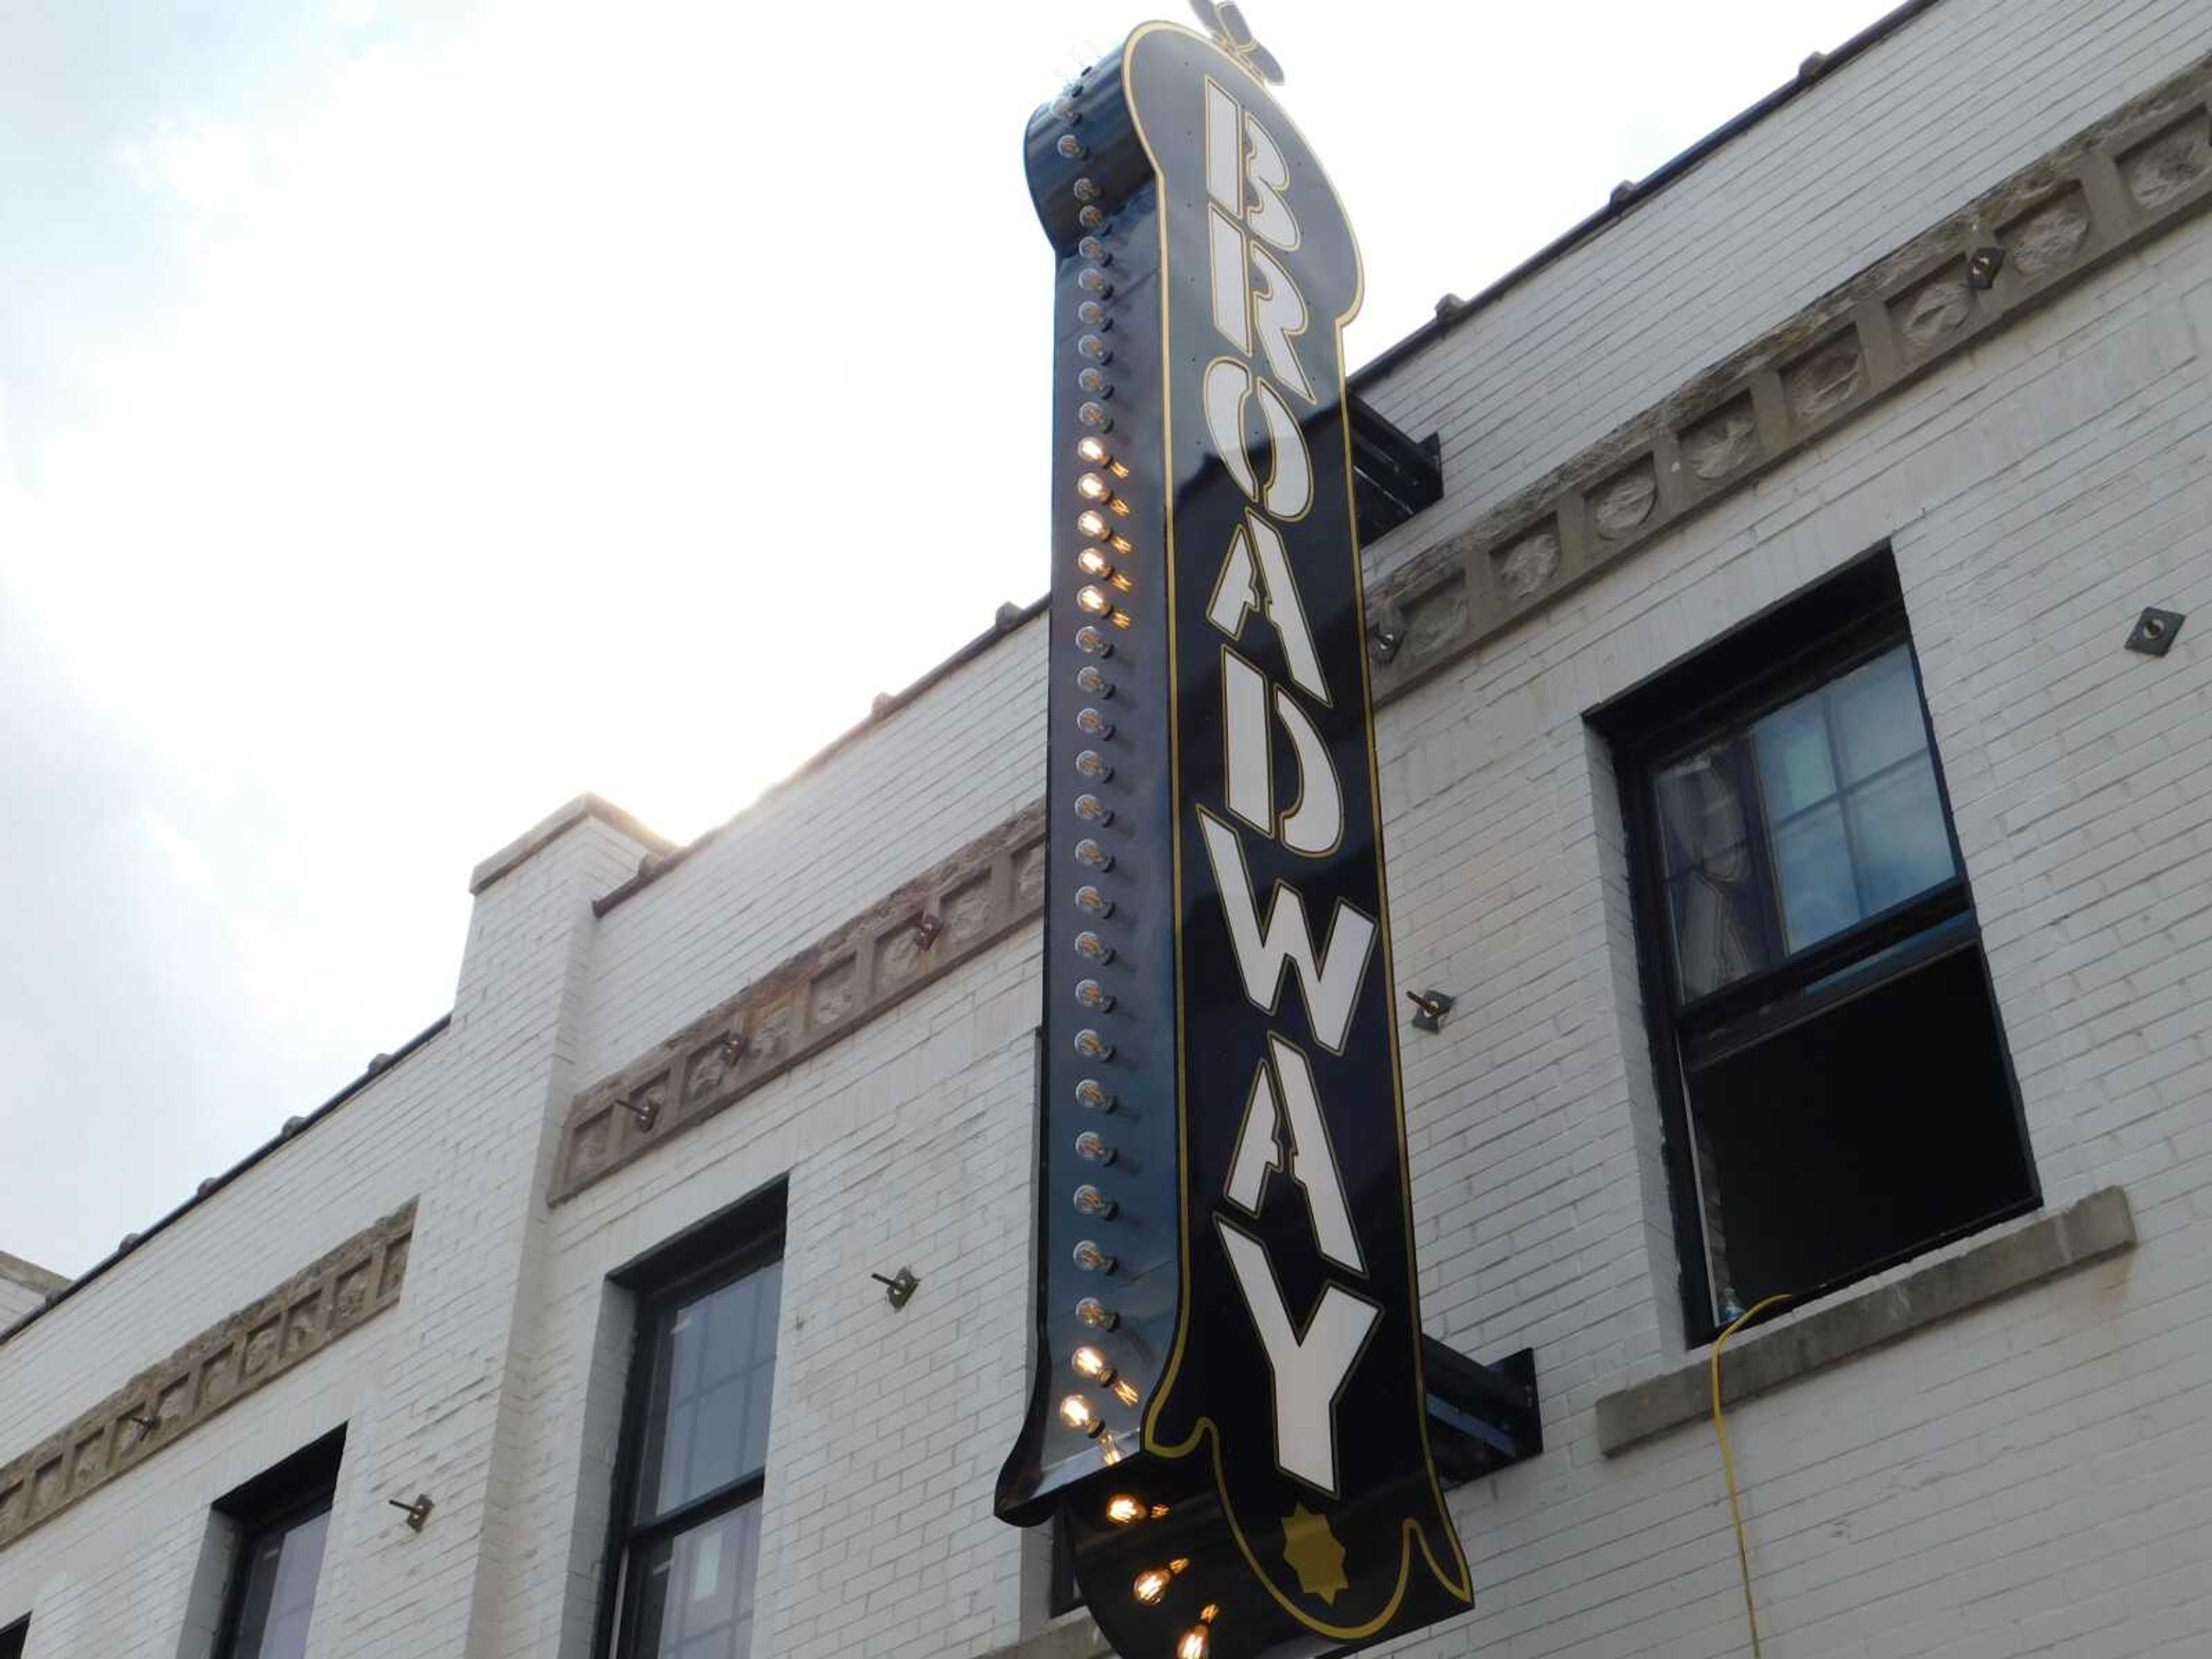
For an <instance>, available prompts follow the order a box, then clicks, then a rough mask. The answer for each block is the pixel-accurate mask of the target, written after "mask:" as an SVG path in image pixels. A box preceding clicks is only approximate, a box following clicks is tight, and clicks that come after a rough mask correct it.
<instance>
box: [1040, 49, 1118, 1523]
mask: <svg viewBox="0 0 2212 1659" xmlns="http://www.w3.org/2000/svg"><path fill="white" fill-rule="evenodd" d="M1080 91H1081V88H1080V87H1079V86H1077V87H1072V88H1069V90H1068V91H1067V92H1066V93H1064V94H1062V95H1061V96H1060V98H1059V99H1058V100H1054V111H1055V112H1057V113H1059V114H1060V117H1061V118H1063V119H1065V120H1066V121H1068V122H1069V123H1070V124H1071V125H1073V123H1074V122H1075V121H1077V120H1079V118H1080V117H1079V115H1078V114H1077V113H1076V112H1075V109H1074V100H1075V98H1076V96H1077V94H1079V93H1080ZM1060 154H1061V155H1064V156H1066V157H1067V158H1068V159H1069V160H1071V161H1081V160H1082V159H1084V157H1085V155H1088V154H1089V151H1088V149H1087V148H1086V147H1085V144H1084V143H1083V140H1082V139H1081V138H1080V137H1078V136H1077V135H1076V134H1075V133H1073V132H1069V133H1066V134H1065V135H1063V136H1062V137H1061V138H1060ZM1073 191H1074V196H1075V200H1076V204H1077V216H1078V217H1079V220H1080V221H1081V222H1082V225H1083V228H1084V235H1083V238H1082V240H1080V241H1079V242H1078V243H1077V244H1076V252H1077V253H1078V254H1079V256H1080V257H1081V258H1082V259H1083V260H1084V261H1085V264H1084V265H1083V268H1082V269H1081V270H1079V271H1078V272H1077V273H1076V277H1075V281H1076V286H1077V287H1078V288H1079V289H1080V290H1081V297H1080V298H1079V300H1078V301H1077V302H1076V320H1077V321H1078V322H1079V323H1080V324H1081V325H1082V328H1083V332H1082V333H1081V334H1080V335H1079V337H1078V338H1077V340H1076V343H1075V349H1076V352H1077V355H1078V356H1080V357H1081V358H1082V359H1083V362H1082V365H1081V367H1080V368H1079V369H1078V371H1077V373H1076V386H1077V389H1078V391H1079V392H1081V393H1082V401H1081V402H1080V403H1079V404H1078V406H1077V410H1076V415H1077V418H1078V420H1079V422H1081V423H1082V425H1083V426H1084V427H1085V428H1087V429H1086V430H1085V433H1084V435H1083V436H1082V437H1081V438H1080V439H1079V440H1078V441H1077V443H1076V447H1075V452H1076V459H1078V460H1079V462H1080V463H1081V464H1082V470H1081V471H1079V473H1078V474H1077V475H1076V479H1075V494H1076V495H1077V497H1078V498H1079V506H1078V508H1077V511H1076V514H1075V528H1076V531H1077V532H1078V533H1079V535H1080V536H1081V537H1082V538H1083V545H1082V548H1081V549H1080V550H1079V552H1078V553H1077V554H1076V556H1075V568H1076V573H1077V574H1078V575H1079V576H1080V577H1081V578H1082V579H1083V580H1082V585H1081V586H1079V587H1078V588H1077V589H1076V593H1075V605H1076V608H1077V610H1079V611H1081V612H1082V614H1083V617H1084V619H1085V620H1084V621H1083V623H1082V625H1081V626H1080V627H1079V629H1077V631H1076V635H1075V642H1076V645H1077V646H1078V647H1079V648H1080V649H1081V650H1082V651H1083V653H1085V655H1086V656H1089V657H1091V658H1094V659H1097V660H1095V661H1091V662H1086V663H1085V664H1084V665H1083V666H1082V668H1081V669H1079V671H1077V674H1076V677H1075V683H1076V689H1077V690H1079V691H1080V692H1081V693H1082V694H1083V696H1084V699H1085V702H1084V706H1083V708H1081V710H1080V711H1079V713H1078V714H1077V715H1076V717H1075V724H1076V729H1077V731H1078V732H1079V733H1080V734H1081V736H1082V737H1083V738H1084V739H1085V747H1084V748H1083V749H1082V750H1080V751H1079V753H1078V754H1077V756H1076V757H1075V770H1076V773H1077V775H1079V777H1081V778H1082V780H1083V781H1084V782H1085V784H1086V785H1097V786H1103V785H1104V784H1106V783H1108V782H1109V781H1111V780H1112V778H1113V776H1114V767H1113V763H1112V762H1111V761H1109V759H1108V758H1107V757H1106V755H1105V753H1104V751H1103V745H1104V744H1106V743H1108V742H1109V740H1110V739H1111V738H1112V737H1113V735H1114V722H1113V721H1112V720H1110V719H1109V717H1108V715H1107V714H1106V712H1105V710H1104V708H1103V707H1102V705H1103V704H1104V703H1105V702H1107V700H1108V699H1109V698H1110V697H1112V696H1113V695H1114V684H1113V682H1112V681H1111V680H1109V678H1107V677H1106V671H1105V669H1104V668H1103V666H1102V664H1103V662H1104V660H1105V659H1108V658H1109V657H1111V656H1112V655H1113V654H1114V641H1113V633H1112V630H1115V629H1126V628H1127V627H1128V626H1129V625H1130V620H1131V619H1130V617H1129V614H1128V612H1127V611H1124V610H1122V608H1121V604H1120V600H1121V596H1122V595H1124V594H1126V593H1127V592H1129V591H1130V588H1131V586H1132V584H1131V582H1130V580H1129V578H1128V577H1127V574H1124V573H1123V571H1122V570H1121V568H1120V564H1119V561H1121V560H1123V559H1126V558H1127V557H1128V556H1129V555H1130V554H1132V553H1133V552H1134V551H1135V550H1136V549H1135V546H1134V544H1133V543H1132V542H1131V541H1130V540H1129V538H1128V537H1127V535H1126V534H1125V533H1123V530H1122V521H1123V520H1127V518H1128V517H1129V516H1130V507H1129V503H1128V502H1127V501H1126V500H1125V499H1123V497H1122V496H1121V494H1120V493H1119V489H1118V486H1119V485H1120V484H1121V482H1122V481H1123V480H1125V479H1127V477H1128V476H1129V469H1128V468H1127V466H1126V465H1123V463H1122V462H1121V460H1119V459H1116V458H1115V454H1114V453H1113V451H1112V450H1111V449H1109V447H1107V444H1106V440H1105V435H1106V434H1107V433H1109V432H1110V431H1111V430H1112V429H1113V426H1114V420H1113V416H1110V415H1109V414H1108V413H1107V410H1106V404H1107V401H1108V400H1109V399H1110V398H1112V397H1113V395H1114V386H1113V382H1112V381H1111V380H1109V379H1108V378H1107V374H1106V370H1107V366H1108V365H1109V364H1110V363H1111V362H1113V361H1114V349H1113V346H1112V345H1111V344H1110V343H1109V339H1108V336H1109V334H1110V333H1111V332H1112V331H1113V327H1114V319H1113V316H1112V314H1111V313H1110V312H1109V309H1108V301H1110V300H1111V299H1112V298H1113V295H1114V283H1113V280H1112V278H1111V277H1109V276H1108V275H1107V267H1108V266H1109V265H1110V264H1112V263H1113V256H1112V255H1111V254H1110V253H1109V252H1108V251H1107V248H1106V245H1105V243H1104V242H1103V240H1101V235H1102V234H1103V232H1104V231H1105V229H1106V228H1107V225H1106V214H1105V210H1104V209H1103V207H1102V206H1100V204H1099V196H1100V191H1099V189H1098V186H1097V183H1096V182H1095V181H1093V180H1092V179H1088V178H1082V179H1077V180H1076V181H1075V183H1074V185H1073ZM1074 811H1075V816H1076V817H1078V818H1079V819H1080V820H1081V822H1082V823H1083V825H1084V827H1085V829H1089V830H1102V829H1105V828H1106V827H1107V825H1109V824H1110V823H1113V821H1114V809H1113V808H1112V807H1111V806H1109V805H1107V804H1106V802H1105V801H1104V800H1103V799H1101V798H1100V797H1099V796H1098V795H1097V793H1092V791H1091V790H1090V789H1085V792H1084V793H1081V794H1079V795H1078V796H1077V797H1076V798H1075V802H1074ZM1075 856H1076V859H1077V860H1078V861H1079V862H1080V863H1081V864H1082V865H1083V866H1084V867H1085V870H1086V871H1087V872H1092V873H1094V874H1096V875H1103V874H1104V873H1105V872H1108V871H1109V870H1111V869H1112V868H1113V867H1114V855H1113V854H1111V853H1109V852H1108V851H1107V850H1106V849H1105V848H1104V847H1103V845H1101V844H1100V842H1098V841H1097V839H1096V837H1095V836H1090V835H1086V836H1085V837H1084V838H1083V839H1082V840H1080V841H1079V842H1077V843H1076V847H1075ZM1075 902H1076V907H1077V908H1079V909H1080V910H1081V911H1082V912H1083V914H1084V916H1085V921H1086V923H1087V924H1096V923H1098V922H1103V921H1105V920H1106V918H1107V917H1109V916H1110V915H1113V914H1114V903H1113V901H1112V900H1111V899H1109V898H1108V897H1107V896H1105V894H1104V893H1103V892H1102V891H1101V890H1099V888H1098V887H1097V885H1095V884H1091V883H1086V884H1085V885H1084V886H1082V887H1080V888H1079V889H1078V890H1077V891H1076V895H1075ZM1075 950H1076V954H1077V955H1079V957H1082V958H1083V961H1084V964H1085V967H1086V968H1087V969H1103V968H1104V967H1105V966H1106V965H1107V964H1108V963H1111V962H1112V961H1113V960H1114V947H1113V946H1112V945H1110V944H1109V943H1108V942H1107V940H1106V939H1105V938H1104V937H1103V936H1102V935H1101V934H1100V933H1098V932H1097V928H1096V927H1095V926H1091V925H1086V926H1085V927H1084V929H1083V930H1082V931H1081V932H1080V933H1078V934H1077V935H1076V936H1075ZM1075 1000H1076V1002H1077V1003H1078V1005H1079V1006H1081V1007H1082V1009H1083V1010H1084V1012H1086V1013H1090V1014H1098V1015H1104V1014H1109V1013H1111V1012H1113V1010H1114V1005H1115V997H1114V994H1113V993H1112V992H1111V991H1109V989H1108V988H1107V987H1106V986H1105V984H1104V983H1103V981H1101V980H1099V979H1097V978H1096V977H1091V976H1089V975H1086V976H1085V978H1083V979H1080V980H1079V981H1077V982H1076V987H1075ZM1075 1050H1076V1053H1077V1054H1080V1055H1081V1056H1082V1057H1083V1058H1084V1059H1085V1060H1095V1061H1097V1062H1099V1063H1101V1064H1103V1063H1104V1062H1105V1061H1107V1060H1111V1059H1112V1058H1113V1057H1114V1044H1113V1042H1112V1041H1111V1040H1110V1039H1109V1038H1108V1037H1107V1036H1104V1035H1103V1033H1101V1032H1100V1031H1099V1030H1097V1029H1096V1028H1095V1027H1088V1026H1086V1027H1085V1029H1084V1030H1080V1031H1078V1032H1077V1033H1076V1036H1075ZM1075 1098H1076V1103H1077V1104H1078V1105H1079V1106H1082V1107H1083V1108H1085V1109H1086V1110H1090V1111H1096V1112H1101V1113H1104V1112H1110V1111H1112V1110H1113V1109H1114V1105H1115V1100H1114V1095H1113V1091H1111V1090H1110V1089H1109V1087H1108V1086H1107V1085H1105V1084H1104V1083H1103V1082H1101V1081H1100V1080H1099V1079H1097V1078H1093V1077H1086V1078H1085V1079H1082V1080H1081V1081H1079V1083H1078V1084H1077V1085H1076V1086H1075ZM1075 1153H1076V1156H1077V1157H1078V1158H1081V1159H1083V1161H1084V1162H1085V1163H1086V1164H1096V1165H1097V1166H1098V1167H1099V1168H1100V1169H1102V1170H1103V1169H1104V1168H1106V1167H1107V1166H1109V1165H1110V1164H1112V1163H1113V1162H1114V1159H1115V1148H1114V1146H1112V1144H1111V1143H1110V1142H1109V1141H1108V1140H1107V1139H1106V1137H1105V1136H1104V1135H1103V1134H1101V1133H1099V1132H1098V1131H1097V1130H1096V1129H1085V1130H1084V1131H1083V1132H1082V1133H1080V1134H1079V1135H1077V1136H1076V1138H1075ZM1072 1197H1073V1202H1074V1205H1075V1208H1076V1212H1077V1213H1078V1214H1079V1215H1082V1216H1083V1217H1085V1218H1087V1219H1090V1220H1094V1221H1110V1220H1112V1219H1113V1218H1114V1217H1115V1215H1116V1214H1117V1213H1118V1212H1119V1211H1120V1208H1121V1206H1119V1205H1118V1204H1116V1203H1115V1200H1113V1199H1112V1198H1110V1197H1109V1196H1108V1195H1107V1194H1106V1193H1104V1192H1103V1191H1102V1190H1101V1189H1100V1188H1099V1187H1098V1186H1097V1184H1096V1183H1095V1182H1089V1181H1086V1182H1083V1183H1081V1184H1080V1185H1079V1186H1078V1187H1077V1188H1075V1190H1074V1192H1073V1194H1072ZM1074 1257H1075V1265H1076V1266H1077V1267H1079V1268H1081V1269H1082V1270H1084V1271H1085V1272H1086V1273H1101V1274H1104V1273H1112V1272H1113V1271H1114V1266H1115V1262H1114V1257H1113V1255H1111V1254H1110V1253H1109V1252H1108V1251H1107V1250H1106V1249H1104V1248H1103V1247H1102V1246H1101V1245H1100V1244H1099V1243H1098V1242H1097V1240H1096V1239H1091V1238H1086V1239H1084V1240H1083V1241H1081V1242H1080V1243H1078V1244H1077V1245H1076V1247H1075V1250H1074ZM1075 1314H1076V1317H1077V1318H1078V1319H1079V1320H1080V1321H1081V1322H1083V1323H1084V1324H1085V1325H1086V1326H1089V1327H1090V1328H1092V1329H1094V1330H1097V1331H1102V1332H1103V1331H1110V1330H1112V1329H1114V1328H1115V1327H1116V1326H1117V1325H1119V1324H1120V1322H1121V1319H1120V1316H1119V1315H1117V1314H1115V1312H1114V1311H1113V1310H1111V1309H1110V1308H1108V1307H1107V1306H1106V1305H1105V1304H1103V1303H1102V1302H1100V1301H1099V1300H1098V1298H1097V1297H1088V1296H1086V1297H1083V1298H1082V1299H1081V1300H1080V1301H1079V1302H1078V1303H1077V1304H1076V1308H1075ZM1068 1361H1069V1364H1071V1365H1072V1366H1073V1368H1074V1370H1075V1374H1076V1376H1078V1377H1079V1378H1080V1379H1082V1381H1083V1382H1084V1383H1088V1384H1091V1385H1092V1386H1095V1387H1097V1388H1099V1389H1104V1390H1106V1391H1107V1392H1108V1393H1109V1394H1111V1395H1113V1396H1114V1398H1115V1400H1117V1401H1120V1402H1121V1404H1122V1405H1124V1406H1134V1405H1135V1404H1136V1403H1137V1401H1138V1398H1139V1395H1138V1390H1137V1388H1136V1385H1135V1384H1133V1383H1131V1382H1129V1381H1128V1380H1127V1378H1125V1377H1123V1376H1120V1375H1119V1373H1118V1372H1116V1370H1115V1368H1114V1366H1113V1365H1112V1364H1111V1363H1110V1362H1109V1360H1108V1359H1107V1358H1106V1356H1105V1355H1104V1354H1103V1352H1100V1350H1099V1349H1097V1347H1094V1346H1091V1345H1090V1344H1088V1343H1085V1345H1084V1346H1080V1347H1079V1348H1077V1349H1076V1350H1075V1351H1074V1352H1073V1353H1072V1354H1071V1355H1069V1356H1068ZM1060 1420H1061V1421H1062V1422H1063V1423H1065V1424H1066V1425H1067V1426H1068V1427H1070V1428H1072V1429H1075V1430H1078V1431H1080V1432H1082V1433H1084V1434H1087V1435H1089V1436H1090V1437H1091V1438H1093V1439H1095V1440H1097V1442H1098V1443H1099V1447H1100V1451H1101V1453H1102V1455H1103V1456H1104V1458H1105V1460H1106V1462H1109V1463H1114V1462H1120V1461H1121V1449H1120V1448H1119V1447H1118V1446H1117V1445H1116V1443H1115V1439H1114V1436H1113V1434H1112V1432H1111V1431H1109V1429H1108V1428H1107V1426H1106V1423H1105V1419H1103V1417H1102V1416H1101V1415H1100V1414H1099V1412H1098V1408H1097V1407H1096V1406H1094V1405H1093V1404H1092V1403H1091V1398H1090V1396H1089V1395H1085V1394H1083V1393H1080V1392H1077V1393H1071V1394H1069V1395H1066V1398H1064V1399H1062V1400H1061V1401H1060ZM1132 1501H1133V1500H1132Z"/></svg>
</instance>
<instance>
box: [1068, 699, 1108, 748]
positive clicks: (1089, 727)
mask: <svg viewBox="0 0 2212 1659" xmlns="http://www.w3.org/2000/svg"><path fill="white" fill-rule="evenodd" d="M1075 729H1076V730H1077V731H1079V732H1082V733H1083V734H1084V735H1085V737H1091V738H1097V739H1098V740H1099V741H1100V742H1101V743H1103V742H1104V741H1105V740H1106V739H1107V738H1110V737H1112V736H1113V735H1114V722H1113V721H1111V720H1108V719H1107V718H1106V716H1105V715H1103V714H1100V713H1099V712H1098V711H1097V709H1096V708H1079V709H1077V710H1076V711H1075Z"/></svg>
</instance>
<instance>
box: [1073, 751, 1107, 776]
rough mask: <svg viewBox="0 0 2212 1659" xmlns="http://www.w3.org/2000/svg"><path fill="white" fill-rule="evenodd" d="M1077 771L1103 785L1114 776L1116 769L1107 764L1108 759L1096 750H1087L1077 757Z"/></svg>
mask: <svg viewBox="0 0 2212 1659" xmlns="http://www.w3.org/2000/svg"><path fill="white" fill-rule="evenodd" d="M1075 769H1076V770H1077V771H1079V772H1080V773H1082V774H1083V775H1084V776H1085V777H1086V778H1090V779H1092V780H1094V781H1097V782H1099V783H1103V782H1105V781H1106V780H1107V779H1109V778H1110V777H1112V776H1113V775H1114V769H1113V768H1112V767H1110V766H1109V765H1107V764H1106V757H1104V756H1103V755H1102V754H1100V753H1099V752H1098V751H1097V750H1096V749H1086V750H1084V751H1083V752H1082V753H1081V754H1079V755H1078V756H1077V757H1075Z"/></svg>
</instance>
